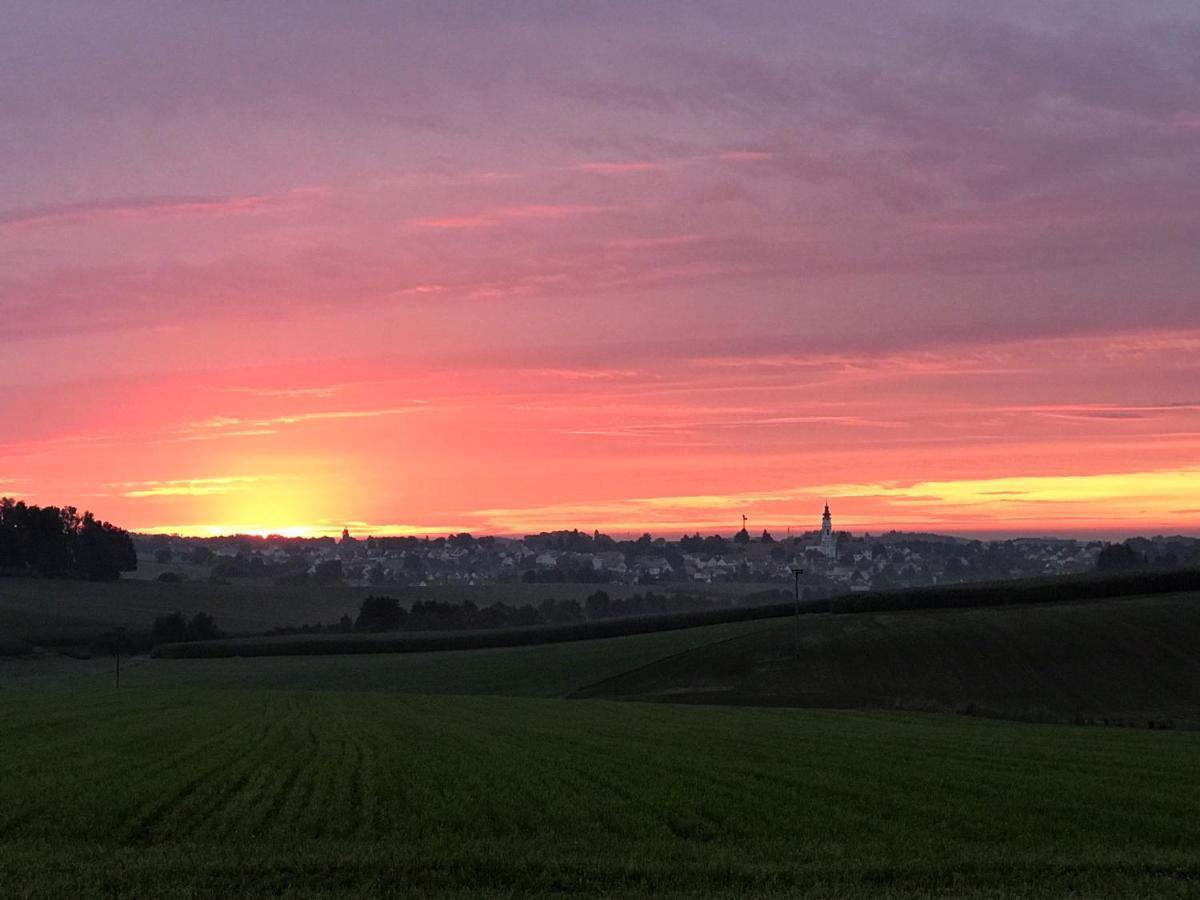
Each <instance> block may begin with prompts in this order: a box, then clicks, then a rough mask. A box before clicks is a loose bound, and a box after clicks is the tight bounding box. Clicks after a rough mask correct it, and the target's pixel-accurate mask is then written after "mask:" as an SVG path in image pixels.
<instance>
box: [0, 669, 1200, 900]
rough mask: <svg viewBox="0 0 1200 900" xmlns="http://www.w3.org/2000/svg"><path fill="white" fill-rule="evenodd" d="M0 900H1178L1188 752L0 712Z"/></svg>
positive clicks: (842, 729) (756, 724)
mask: <svg viewBox="0 0 1200 900" xmlns="http://www.w3.org/2000/svg"><path fill="white" fill-rule="evenodd" d="M0 722H2V723H3V725H2V726H0V728H2V729H3V731H2V732H0V733H2V734H3V736H4V742H3V743H4V746H5V748H6V752H5V753H4V754H3V756H2V757H0V835H2V838H0V839H2V841H3V851H4V852H3V853H0V880H2V882H3V887H4V894H5V896H6V897H22V896H44V897H61V896H97V895H106V894H115V893H121V894H124V895H126V896H148V895H163V894H169V895H171V896H220V895H234V894H238V895H243V896H269V895H275V894H276V893H278V892H280V891H288V892H291V891H295V892H296V893H298V894H300V895H303V894H304V893H305V892H309V893H310V894H311V893H315V892H317V891H320V892H322V893H324V894H326V895H333V896H346V897H350V896H359V895H361V894H364V893H376V894H377V893H387V892H392V891H399V892H401V893H404V894H406V895H421V894H449V895H454V894H459V895H462V896H481V895H494V896H511V895H512V894H513V893H524V892H534V891H537V892H541V891H546V892H557V893H576V894H599V893H615V894H618V895H621V894H632V895H637V894H643V893H648V892H657V893H661V892H667V893H674V894H676V895H681V896H697V895H704V894H712V893H722V894H743V893H747V892H763V893H776V894H780V895H785V894H786V895H789V896H790V895H795V894H801V895H805V894H807V895H811V896H829V895H830V894H837V895H839V896H860V895H868V894H869V895H874V894H875V892H877V891H879V890H880V889H886V890H887V892H888V893H889V895H890V896H923V895H928V894H931V893H933V894H936V893H941V894H943V895H945V896H997V895H1000V894H1001V893H1005V894H1008V893H1009V892H1015V893H1019V894H1022V895H1028V896H1052V895H1060V894H1062V893H1065V892H1067V891H1071V890H1073V891H1076V892H1079V893H1081V894H1082V895H1085V896H1107V897H1111V896H1131V897H1132V896H1147V895H1148V894H1155V895H1160V896H1168V895H1175V896H1187V895H1189V894H1193V895H1194V893H1195V891H1196V889H1197V885H1198V884H1200V881H1198V879H1200V856H1198V854H1197V847H1200V817H1197V816H1196V814H1195V813H1196V810H1197V808H1198V807H1197V804H1198V803H1200V787H1198V784H1197V780H1196V759H1197V757H1198V754H1200V735H1193V734H1187V733H1163V732H1143V731H1130V730H1114V729H1079V728H1070V727H1059V726H1031V725H1013V724H1007V723H999V722H991V721H983V720H972V719H963V718H961V717H957V718H956V717H943V716H934V715H914V714H898V713H892V714H884V713H874V714H863V713H829V712H814V711H795V710H771V709H734V708H703V707H678V706H676V707H670V706H663V705H643V704H612V703H604V702H596V701H589V702H566V701H561V700H521V699H513V698H450V697H437V698H434V697H422V696H403V695H395V694H392V695H382V694H370V693H334V692H299V693H297V692H278V693H277V692H272V693H267V692H259V691H233V692H230V691H222V692H213V691H201V690H186V691H167V690H140V689H139V690H130V691H124V692H122V693H119V694H118V693H117V692H115V691H111V692H103V693H100V692H89V693H87V694H86V695H80V694H71V693H54V692H25V691H11V692H4V693H3V694H2V695H0Z"/></svg>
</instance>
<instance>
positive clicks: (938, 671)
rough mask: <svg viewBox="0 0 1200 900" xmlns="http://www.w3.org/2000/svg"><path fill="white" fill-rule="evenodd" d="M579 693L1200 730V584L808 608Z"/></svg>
mask: <svg viewBox="0 0 1200 900" xmlns="http://www.w3.org/2000/svg"><path fill="white" fill-rule="evenodd" d="M794 646H795V645H794V631H793V623H792V622H790V621H787V620H780V619H776V620H773V623H772V624H771V625H770V626H769V627H766V628H762V629H757V630H754V631H750V632H748V633H746V634H743V635H741V636H735V637H732V638H731V639H729V640H725V641H719V642H718V641H714V642H711V643H708V644H705V645H703V646H698V647H695V648H693V649H690V650H687V651H685V652H682V653H680V654H677V655H675V656H672V657H670V658H666V659H662V660H658V661H655V662H654V663H651V664H648V665H646V666H643V667H640V668H637V669H633V670H630V671H628V672H625V673H622V674H620V675H617V676H615V677H613V678H610V679H608V680H605V681H602V682H600V683H598V684H594V685H591V686H589V687H587V688H585V689H583V690H581V691H580V692H579V694H578V695H579V696H589V697H610V698H623V699H644V700H670V701H675V702H691V703H722V704H754V705H772V706H807V707H834V708H837V707H874V708H885V709H917V710H941V711H950V712H968V713H973V714H977V715H991V716H1000V717H1004V718H1012V719H1026V720H1034V721H1062V722H1090V723H1105V722H1109V723H1113V724H1127V725H1136V726H1141V727H1146V726H1147V725H1151V724H1152V725H1153V726H1154V727H1161V726H1164V725H1173V726H1176V727H1179V726H1185V727H1200V595H1198V594H1167V595H1162V596H1156V597H1133V598H1126V599H1117V600H1104V601H1094V602H1082V603H1064V604H1052V605H1038V606H1022V607H1001V608H986V609H962V610H929V611H911V612H900V613H857V614H852V615H819V616H806V617H804V618H803V619H802V620H801V629H800V655H799V658H797V657H796V656H795V650H794Z"/></svg>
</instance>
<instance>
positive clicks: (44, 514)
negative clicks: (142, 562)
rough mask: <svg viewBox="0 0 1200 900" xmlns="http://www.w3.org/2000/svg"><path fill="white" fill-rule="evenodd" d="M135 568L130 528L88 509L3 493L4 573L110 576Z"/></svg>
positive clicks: (0, 547) (0, 554)
mask: <svg viewBox="0 0 1200 900" xmlns="http://www.w3.org/2000/svg"><path fill="white" fill-rule="evenodd" d="M136 568H137V552H136V550H135V549H134V546H133V539H132V538H131V537H130V536H129V533H128V532H127V531H124V530H123V529H120V528H117V527H116V526H115V525H110V524H109V523H108V522H101V521H100V520H99V519H97V518H96V517H95V516H93V515H92V514H91V513H90V512H85V513H84V514H83V515H80V514H79V512H78V510H76V509H75V507H73V506H65V507H62V508H61V509H60V508H58V507H56V506H32V505H27V504H26V503H25V502H24V501H18V500H13V499H11V498H8V497H5V498H3V499H0V574H18V575H37V576H40V577H43V578H69V577H73V578H88V579H92V580H96V581H108V580H112V579H116V578H120V577H121V573H122V572H132V571H133V570H134V569H136Z"/></svg>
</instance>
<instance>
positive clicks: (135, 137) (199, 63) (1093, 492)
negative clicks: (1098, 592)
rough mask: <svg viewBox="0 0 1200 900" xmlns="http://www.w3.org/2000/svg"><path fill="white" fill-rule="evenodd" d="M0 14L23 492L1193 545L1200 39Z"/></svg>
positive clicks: (1191, 30)
mask: <svg viewBox="0 0 1200 900" xmlns="http://www.w3.org/2000/svg"><path fill="white" fill-rule="evenodd" d="M0 14H2V16H3V21H4V22H5V27H4V28H3V29H2V30H0V59H3V60H4V65H3V67H0V123H2V127H0V423H2V428H0V494H5V495H10V496H16V497H21V498H23V499H25V500H27V501H30V502H35V503H42V504H46V503H53V504H60V505H61V504H70V505H75V506H78V507H80V508H88V509H91V510H93V511H95V512H96V513H97V515H99V516H100V517H102V518H105V519H108V520H110V521H113V522H115V523H117V524H120V525H122V526H124V527H126V528H130V529H134V530H139V531H169V532H176V533H181V534H219V533H231V532H261V533H268V532H276V533H284V534H298V535H313V534H336V533H340V531H341V529H342V528H343V527H349V528H350V529H351V531H352V532H354V533H356V534H360V535H363V534H380V535H382V534H434V535H437V534H445V533H449V532H457V531H464V530H466V531H471V532H473V533H476V534H487V533H491V534H520V533H527V532H530V531H538V530H543V529H547V530H549V529H554V528H572V527H578V528H580V529H585V530H591V529H593V528H598V529H600V530H604V531H608V532H609V533H613V534H624V533H626V532H629V533H632V534H634V535H637V534H641V533H642V532H643V531H650V532H652V533H654V534H661V535H665V536H676V535H678V534H680V533H682V532H684V531H689V532H693V531H696V530H700V531H703V532H705V533H711V532H715V531H719V532H724V533H729V532H731V531H733V530H735V529H736V528H738V527H740V525H741V516H742V515H743V514H745V515H746V516H748V518H749V523H750V528H751V529H752V530H757V529H759V528H770V529H772V530H773V531H775V532H780V531H783V530H785V529H788V528H791V529H793V530H801V531H803V530H808V529H812V528H815V527H816V526H817V525H818V524H819V519H820V514H821V507H822V505H823V503H824V502H825V501H826V499H828V501H829V503H830V505H831V507H832V510H833V513H834V521H835V525H836V526H837V527H839V528H845V529H849V530H853V531H856V532H861V531H884V530H887V529H893V528H894V529H903V530H918V531H939V532H946V533H954V534H965V535H972V534H974V535H1015V534H1024V535H1043V534H1061V535H1080V536H1086V535H1106V536H1120V535H1128V534H1134V533H1181V532H1182V533H1191V534H1195V533H1197V532H1198V531H1200V7H1197V6H1196V4H1195V3H1194V2H1152V0H1151V2H1120V3H1117V2H1111V0H1110V2H1105V0H1087V2H1036V3H1035V2H1030V3H1025V2H989V3H974V2H962V0H955V2H895V3H887V4H880V3H878V2H870V3H867V2H854V0H837V2H833V0H830V2H804V0H788V2H778V3H776V2H729V3H711V2H691V3H673V2H629V3H625V2H595V3H563V2H553V0H547V2H541V3H531V2H522V0H516V2H506V3H503V4H492V3H483V2H478V3H466V2H463V3H455V2H438V3H419V4H418V3H412V4H409V3H390V4H374V3H372V4H366V3H364V4H353V3H351V4H344V3H308V2H299V0H297V2H288V3H282V2H280V3H270V2H264V3H254V4H231V3H226V2H203V0H197V2H192V3H188V4H161V3H129V2H123V0H111V2H106V3H103V4H99V3H92V2H87V3H64V2H55V0H44V2H39V3H36V4H31V3H16V2H7V0H0Z"/></svg>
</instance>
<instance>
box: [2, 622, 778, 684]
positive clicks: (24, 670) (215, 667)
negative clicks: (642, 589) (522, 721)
mask: <svg viewBox="0 0 1200 900" xmlns="http://www.w3.org/2000/svg"><path fill="white" fill-rule="evenodd" d="M763 627H764V623H763V622H762V621H756V622H730V623H727V624H723V625H709V626H705V627H703V628H687V629H681V630H678V631H660V632H652V633H649V634H636V635H629V636H626V637H615V638H606V639H603V640H592V641H572V642H569V643H562V644H539V645H534V646H528V647H495V648H489V649H483V650H451V651H443V652H438V653H379V654H355V655H351V656H258V657H222V658H216V659H158V658H155V657H149V656H138V657H134V658H132V659H126V660H125V661H124V663H123V665H122V669H121V683H122V684H123V685H126V686H131V687H187V686H192V687H221V688H280V689H287V688H302V689H306V690H339V691H341V690H346V691H399V692H408V693H433V694H509V695H513V696H530V697H562V696H565V695H567V694H569V693H572V692H573V691H577V690H580V689H582V688H585V687H586V686H588V685H590V684H593V683H594V682H597V681H601V680H603V679H606V678H610V677H612V676H614V675H618V674H620V673H621V672H625V671H628V670H630V669H633V668H636V667H638V666H644V665H647V664H649V663H652V662H654V661H656V660H659V659H662V658H663V657H667V656H671V655H672V654H676V653H682V652H684V651H686V650H691V649H693V648H695V647H699V646H702V645H706V644H711V643H713V642H715V641H721V640H727V639H728V638H731V637H736V636H738V635H742V634H746V633H748V632H751V631H756V630H761V629H762V628H763ZM113 682H114V660H113V658H112V657H100V658H96V659H73V658H70V657H66V656H60V655H57V654H50V655H46V656H43V657H41V658H35V659H0V686H8V687H55V688H71V689H74V690H79V689H90V688H107V687H110V686H112V684H113Z"/></svg>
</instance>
